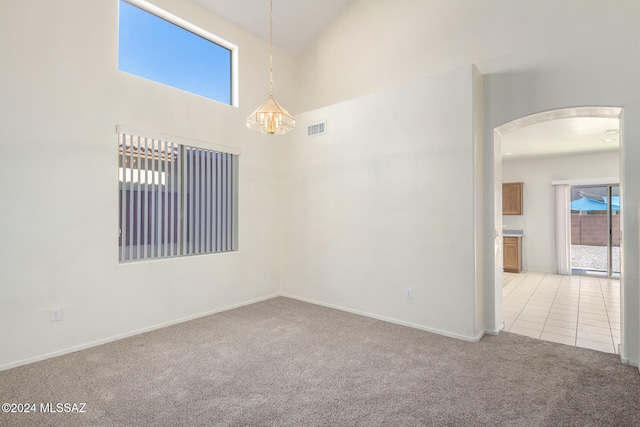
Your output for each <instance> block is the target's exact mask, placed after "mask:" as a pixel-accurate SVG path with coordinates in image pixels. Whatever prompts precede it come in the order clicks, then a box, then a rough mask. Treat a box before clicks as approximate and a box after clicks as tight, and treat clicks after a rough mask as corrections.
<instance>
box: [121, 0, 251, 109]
mask: <svg viewBox="0 0 640 427" xmlns="http://www.w3.org/2000/svg"><path fill="white" fill-rule="evenodd" d="M124 1H126V2H127V3H129V4H131V5H133V6H136V7H139V8H140V9H142V10H145V11H147V12H149V13H151V14H153V15H156V16H157V17H159V18H162V19H164V20H165V21H169V22H171V23H172V24H175V25H177V26H179V27H182V28H184V29H185V30H187V31H190V32H192V33H193V34H196V35H198V36H200V37H203V38H205V39H207V40H209V41H211V42H213V43H215V44H217V45H219V46H221V47H223V48H225V49H228V50H229V51H231V104H230V105H231V106H233V107H236V108H238V106H239V102H238V100H239V96H238V95H239V90H238V46H236V45H235V44H233V43H230V42H228V41H227V40H225V39H223V38H220V37H218V36H216V35H215V34H212V33H210V32H209V31H207V30H204V29H202V28H200V27H198V26H196V25H193V24H192V23H190V22H189V21H185V20H184V19H182V18H180V17H177V16H175V15H174V14H172V13H169V12H167V11H166V10H164V9H160V8H159V7H158V6H156V5H153V4H151V3H149V2H148V1H145V0H124Z"/></svg>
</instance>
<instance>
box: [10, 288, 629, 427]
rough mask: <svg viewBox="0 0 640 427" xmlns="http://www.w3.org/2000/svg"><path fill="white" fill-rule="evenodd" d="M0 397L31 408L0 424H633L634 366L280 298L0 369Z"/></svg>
mask: <svg viewBox="0 0 640 427" xmlns="http://www.w3.org/2000/svg"><path fill="white" fill-rule="evenodd" d="M5 402H7V403H23V404H24V403H29V404H31V403H35V404H36V405H37V408H36V409H37V411H36V412H35V413H0V425H2V426H44V425H52V426H54V425H68V426H425V425H427V426H500V425H504V426H588V425H594V426H595V425H611V426H639V425H640V375H639V374H638V371H637V369H636V368H634V367H630V366H625V365H623V364H622V363H621V362H620V360H619V356H617V355H613V354H605V353H599V352H596V351H592V350H588V349H583V348H577V347H569V346H564V345H561V344H554V343H550V342H545V341H539V340H535V339H531V338H528V337H524V336H519V335H514V334H510V333H506V332H503V333H501V334H500V335H498V336H486V337H484V338H483V339H482V340H481V341H480V342H479V343H469V342H465V341H461V340H456V339H452V338H447V337H443V336H440V335H435V334H432V333H428V332H424V331H420V330H417V329H413V328H408V327H403V326H399V325H396V324H392V323H387V322H383V321H379V320H375V319H371V318H368V317H363V316H357V315H353V314H349V313H345V312H341V311H338V310H333V309H329V308H325V307H320V306H316V305H313V304H308V303H304V302H300V301H296V300H292V299H288V298H282V297H279V298H274V299H270V300H267V301H263V302H260V303H257V304H252V305H249V306H245V307H241V308H238V309H234V310H230V311H226V312H223V313H219V314H214V315H211V316H207V317H203V318H200V319H196V320H193V321H189V322H185V323H181V324H178V325H174V326H170V327H167V328H163V329H159V330H156V331H152V332H148V333H145V334H142V335H137V336H134V337H131V338H127V339H123V340H119V341H116V342H112V343H109V344H105V345H101V346H98V347H94V348H90V349H87V350H82V351H78V352H75V353H71V354H68V355H64V356H60V357H56V358H52V359H48V360H45V361H42V362H38V363H33V364H30V365H27V366H22V367H18V368H14V369H10V370H7V371H3V372H0V403H5ZM41 403H44V404H45V409H46V404H47V403H51V406H50V407H51V408H56V404H57V403H69V404H72V403H85V404H86V406H85V407H84V411H85V412H81V413H78V412H70V413H66V412H64V409H65V407H64V406H62V407H61V408H62V410H63V412H59V413H51V412H46V413H43V412H41V406H40V404H41ZM71 408H72V407H71Z"/></svg>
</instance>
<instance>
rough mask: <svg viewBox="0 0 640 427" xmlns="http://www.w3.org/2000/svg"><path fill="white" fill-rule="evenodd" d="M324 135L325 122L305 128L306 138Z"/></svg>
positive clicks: (325, 130)
mask: <svg viewBox="0 0 640 427" xmlns="http://www.w3.org/2000/svg"><path fill="white" fill-rule="evenodd" d="M325 133H327V122H320V123H316V124H314V125H310V126H307V136H317V135H324V134H325Z"/></svg>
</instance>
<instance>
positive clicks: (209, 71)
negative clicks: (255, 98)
mask: <svg viewBox="0 0 640 427" xmlns="http://www.w3.org/2000/svg"><path fill="white" fill-rule="evenodd" d="M119 17H120V20H119V40H118V69H119V70H120V71H124V72H127V73H130V74H134V75H136V76H139V77H144V78H146V79H149V80H153V81H156V82H158V83H162V84H165V85H168V86H172V87H174V88H177V89H181V90H184V91H187V92H191V93H194V94H197V95H201V96H204V97H206V98H210V99H214V100H216V101H219V102H223V103H225V104H229V105H237V102H236V99H235V98H237V97H236V96H234V93H235V87H234V75H235V70H234V69H233V68H234V66H235V65H234V64H235V63H236V60H235V55H236V53H237V49H236V47H235V46H233V45H232V44H230V43H228V42H226V41H224V40H222V39H220V38H219V37H216V36H214V35H213V34H211V33H209V32H207V31H205V30H203V29H201V28H198V27H196V26H195V25H192V24H190V23H188V22H186V21H184V20H183V19H180V18H178V17H176V16H174V15H172V14H170V13H168V12H166V11H164V10H162V9H159V8H157V7H155V6H153V5H152V4H150V3H148V2H146V1H144V0H126V1H125V0H120V13H119Z"/></svg>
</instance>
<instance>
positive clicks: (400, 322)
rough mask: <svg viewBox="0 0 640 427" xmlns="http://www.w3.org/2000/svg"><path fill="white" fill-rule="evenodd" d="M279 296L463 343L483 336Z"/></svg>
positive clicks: (284, 295)
mask: <svg viewBox="0 0 640 427" xmlns="http://www.w3.org/2000/svg"><path fill="white" fill-rule="evenodd" d="M280 296H283V297H285V298H291V299H295V300H298V301H303V302H308V303H309V304H315V305H319V306H322V307H328V308H333V309H334V310H340V311H345V312H347V313H352V314H357V315H359V316H365V317H370V318H372V319H376V320H382V321H383V322H389V323H395V324H396V325H401V326H407V327H409V328H414V329H420V330H422V331H426V332H432V333H434V334H438V335H443V336H445V337H451V338H457V339H459V340H463V341H470V342H478V341H480V338H482V336H483V335H484V331H483V332H481V333H479V334H478V335H476V336H475V337H470V336H467V335H460V334H455V333H452V332H447V331H443V330H440V329H436V328H430V327H428V326H422V325H418V324H416V323H411V322H405V321H404V320H398V319H393V318H390V317H385V316H379V315H377V314H372V313H367V312H365V311H359V310H352V309H349V308H346V307H342V306H339V305H334V304H327V303H324V302H320V301H316V300H312V299H309V298H304V297H297V296H294V295H290V294H285V293H282V294H280Z"/></svg>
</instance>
